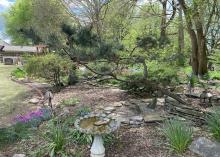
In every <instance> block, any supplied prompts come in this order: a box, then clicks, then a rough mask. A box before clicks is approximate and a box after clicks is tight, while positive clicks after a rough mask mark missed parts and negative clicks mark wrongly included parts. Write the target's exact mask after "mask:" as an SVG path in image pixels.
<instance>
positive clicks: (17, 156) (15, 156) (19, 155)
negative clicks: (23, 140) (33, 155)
mask: <svg viewBox="0 0 220 157" xmlns="http://www.w3.org/2000/svg"><path fill="white" fill-rule="evenodd" d="M12 157H26V156H25V155H24V154H14V155H13V156H12Z"/></svg>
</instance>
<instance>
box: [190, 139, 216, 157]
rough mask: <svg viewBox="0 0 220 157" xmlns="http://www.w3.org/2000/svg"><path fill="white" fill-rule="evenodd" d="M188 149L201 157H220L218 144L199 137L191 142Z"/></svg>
mask: <svg viewBox="0 0 220 157" xmlns="http://www.w3.org/2000/svg"><path fill="white" fill-rule="evenodd" d="M189 149H190V150H191V151H192V152H194V153H196V154H199V155H201V156H202V157H220V143H217V142H212V141H211V140H209V139H207V138H205V137H199V138H198V139H196V140H195V141H193V142H192V144H191V145H190V147H189Z"/></svg>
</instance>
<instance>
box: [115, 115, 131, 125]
mask: <svg viewBox="0 0 220 157" xmlns="http://www.w3.org/2000/svg"><path fill="white" fill-rule="evenodd" d="M117 121H119V122H120V123H122V124H129V123H130V120H129V118H127V117H118V118H117Z"/></svg>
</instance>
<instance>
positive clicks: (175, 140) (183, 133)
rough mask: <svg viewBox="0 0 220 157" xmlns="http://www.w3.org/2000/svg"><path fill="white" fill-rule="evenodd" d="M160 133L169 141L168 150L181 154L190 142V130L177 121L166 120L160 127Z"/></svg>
mask: <svg viewBox="0 0 220 157" xmlns="http://www.w3.org/2000/svg"><path fill="white" fill-rule="evenodd" d="M162 132H163V134H164V135H165V137H166V138H167V139H168V141H169V146H170V148H171V149H172V150H173V151H175V152H177V153H180V154H181V153H183V152H184V151H185V150H186V149H187V147H188V145H189V144H190V143H191V141H192V133H193V130H192V128H191V127H190V126H189V125H187V124H186V123H183V122H181V121H178V120H167V121H165V123H164V124H163V125H162Z"/></svg>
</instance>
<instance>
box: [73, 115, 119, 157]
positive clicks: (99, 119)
mask: <svg viewBox="0 0 220 157" xmlns="http://www.w3.org/2000/svg"><path fill="white" fill-rule="evenodd" d="M74 125H75V127H76V129H77V130H79V131H80V132H82V133H86V134H91V135H93V136H94V139H93V143H92V146H91V149H90V152H91V154H90V156H91V157H104V156H105V147H104V145H103V139H102V135H104V134H109V133H111V132H113V131H115V130H117V129H118V128H119V126H120V124H119V123H118V122H117V121H116V120H114V119H110V118H107V117H106V116H105V115H104V114H89V115H86V116H84V117H80V118H79V119H77V120H76V121H75V124H74Z"/></svg>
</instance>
